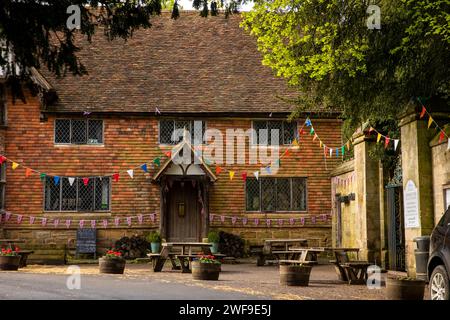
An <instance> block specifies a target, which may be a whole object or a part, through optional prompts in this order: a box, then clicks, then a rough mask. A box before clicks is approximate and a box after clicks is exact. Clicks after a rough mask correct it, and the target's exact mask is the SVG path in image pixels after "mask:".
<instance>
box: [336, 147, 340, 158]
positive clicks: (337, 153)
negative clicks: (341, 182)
mask: <svg viewBox="0 0 450 320" xmlns="http://www.w3.org/2000/svg"><path fill="white" fill-rule="evenodd" d="M336 157H339V148H336Z"/></svg>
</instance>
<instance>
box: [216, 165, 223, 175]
mask: <svg viewBox="0 0 450 320" xmlns="http://www.w3.org/2000/svg"><path fill="white" fill-rule="evenodd" d="M221 172H222V168H221V167H219V166H216V174H217V175H219V174H220V173H221Z"/></svg>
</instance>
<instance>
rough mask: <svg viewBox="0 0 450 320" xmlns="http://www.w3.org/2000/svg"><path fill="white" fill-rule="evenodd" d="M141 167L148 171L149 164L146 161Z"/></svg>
mask: <svg viewBox="0 0 450 320" xmlns="http://www.w3.org/2000/svg"><path fill="white" fill-rule="evenodd" d="M141 169H142V170H144V172H148V169H147V164H146V163H144V164H143V165H142V166H141Z"/></svg>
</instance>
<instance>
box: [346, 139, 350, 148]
mask: <svg viewBox="0 0 450 320" xmlns="http://www.w3.org/2000/svg"><path fill="white" fill-rule="evenodd" d="M347 150H350V140H348V141H347Z"/></svg>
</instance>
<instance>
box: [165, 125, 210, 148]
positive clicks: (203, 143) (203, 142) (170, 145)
mask: <svg viewBox="0 0 450 320" xmlns="http://www.w3.org/2000/svg"><path fill="white" fill-rule="evenodd" d="M161 121H172V122H173V130H175V123H176V122H177V121H178V122H181V121H189V122H192V123H191V125H192V124H193V123H194V122H195V121H201V122H202V123H204V125H205V132H206V130H208V121H206V120H203V119H193V120H192V119H187V120H179V119H173V118H169V119H159V120H158V145H160V146H162V147H173V146H175V145H177V144H176V143H173V144H170V143H162V142H161ZM202 126H203V124H202ZM172 133H173V131H172ZM191 143H193V141H191ZM200 145H205V140H204V136H203V137H202V143H201V144H200Z"/></svg>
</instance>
